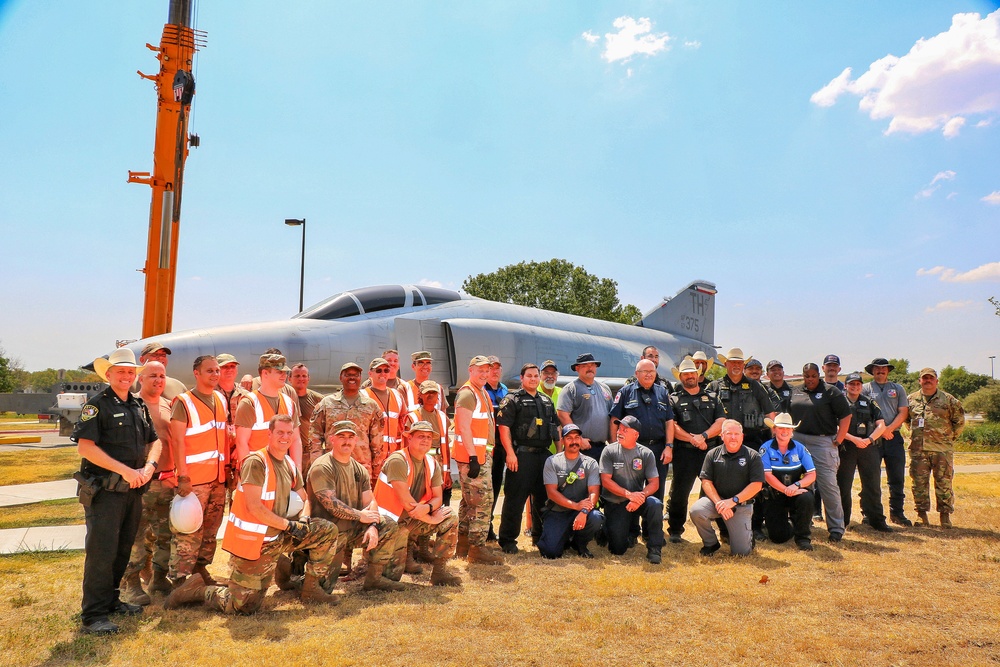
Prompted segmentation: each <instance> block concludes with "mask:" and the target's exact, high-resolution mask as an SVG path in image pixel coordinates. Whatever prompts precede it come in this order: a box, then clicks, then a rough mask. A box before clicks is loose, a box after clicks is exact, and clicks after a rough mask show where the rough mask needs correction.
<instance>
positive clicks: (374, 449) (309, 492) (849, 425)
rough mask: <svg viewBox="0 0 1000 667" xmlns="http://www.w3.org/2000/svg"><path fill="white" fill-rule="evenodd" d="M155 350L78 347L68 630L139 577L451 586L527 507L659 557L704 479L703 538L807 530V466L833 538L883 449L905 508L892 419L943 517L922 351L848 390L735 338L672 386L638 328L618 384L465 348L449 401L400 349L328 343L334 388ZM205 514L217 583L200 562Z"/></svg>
mask: <svg viewBox="0 0 1000 667" xmlns="http://www.w3.org/2000/svg"><path fill="white" fill-rule="evenodd" d="M169 354H170V350H169V349H168V348H165V347H164V346H162V345H159V344H157V343H151V344H149V345H147V346H146V347H145V348H144V349H143V350H142V353H141V354H140V357H139V360H138V362H137V361H136V360H135V357H134V355H133V353H132V352H131V351H130V350H129V349H127V348H122V349H119V350H116V351H115V352H113V353H111V354H110V355H109V356H108V357H107V358H106V359H105V358H101V359H97V360H95V364H94V367H95V371H96V372H97V373H98V374H100V375H101V376H103V377H106V378H107V380H108V383H109V387H108V388H107V389H106V390H105V391H103V392H101V393H99V394H98V395H96V396H95V397H93V398H92V399H90V400H89V401H88V403H87V404H86V405H85V406H84V408H83V410H82V414H81V418H80V421H79V422H78V423H77V425H76V428H75V431H74V433H73V436H72V439H73V440H74V441H75V442H77V444H78V449H79V452H80V454H81V457H82V458H83V463H82V466H81V471H80V473H79V474H78V476H77V479H78V480H80V484H81V494H80V495H81V502H83V503H84V505H85V514H86V523H87V539H86V559H85V565H84V583H83V605H82V609H83V613H82V622H83V631H84V632H88V633H95V634H107V633H113V632H116V631H117V630H118V626H117V625H116V624H115V623H114V622H113V621H112V620H111V619H110V617H111V616H112V615H115V614H138V613H141V612H142V607H143V606H144V605H147V604H150V602H151V598H150V594H151V593H154V592H161V593H164V594H165V595H167V598H166V601H165V606H166V607H167V608H175V607H179V606H181V605H184V604H190V603H202V604H205V605H206V606H208V607H210V608H214V609H217V610H219V611H223V612H227V613H253V612H254V611H256V610H258V609H259V608H260V606H261V604H262V602H263V600H264V596H265V593H266V591H267V589H268V588H269V586H270V585H271V583H272V580H273V581H274V582H275V583H277V585H278V586H279V587H280V588H282V589H285V590H298V591H299V592H300V595H301V598H302V599H303V600H306V601H311V602H320V603H326V604H335V603H336V602H337V601H338V600H339V597H338V596H337V595H336V594H334V588H335V585H336V582H337V580H338V578H341V577H342V578H344V579H354V578H359V579H360V578H363V583H362V588H363V589H365V590H373V589H374V590H385V591H397V590H401V589H402V588H403V585H402V584H401V583H400V579H401V577H402V574H403V573H409V574H419V573H421V572H423V569H424V566H425V565H430V567H431V575H430V580H431V583H432V584H433V585H441V586H460V585H461V583H462V582H461V578H460V577H459V576H458V575H456V574H455V573H454V572H452V571H450V570H449V568H448V561H449V560H450V559H451V558H453V557H459V558H464V559H467V561H468V562H469V563H480V564H485V565H498V564H502V563H503V562H504V554H512V553H517V551H518V545H517V542H518V537H519V535H520V534H521V529H522V523H523V521H524V519H525V517H527V521H528V524H529V530H530V535H531V541H532V543H533V544H534V545H535V546H536V547H537V548H538V550H539V552H540V554H541V555H542V556H543V557H544V558H559V557H561V556H562V555H563V554H564V553H565V552H566V551H567V549H572V550H573V551H575V552H576V553H577V554H579V555H580V556H582V557H584V558H592V557H593V553H592V552H591V551H590V543H591V542H592V541H596V542H597V543H598V544H599V545H602V546H606V547H607V549H608V551H609V552H610V553H612V554H624V553H625V552H626V551H627V550H628V549H630V548H632V547H633V546H635V545H636V544H638V542H639V540H640V538H641V539H642V541H643V543H644V545H645V547H646V557H647V560H648V561H649V562H651V563H654V564H655V563H659V562H660V560H661V550H662V547H663V546H664V543H665V542H666V539H665V538H667V539H669V541H670V542H673V543H678V542H681V541H682V537H681V535H682V533H683V532H684V524H685V522H686V519H687V516H688V498H689V496H690V494H691V492H692V490H693V488H694V482H695V480H696V479H699V478H700V479H701V497H700V498H699V499H698V500H697V501H696V502H695V503H694V504H693V505H692V506H691V508H690V517H691V520H692V523H693V524H694V525H695V527H696V529H697V531H698V533H699V535H700V536H701V539H702V542H703V547H702V549H701V553H702V555H705V556H711V555H712V554H714V553H715V551H717V550H718V549H719V548H720V536H719V534H717V533H716V530H715V527H713V521H716V522H717V523H718V524H719V527H720V530H721V536H722V538H721V539H723V540H728V541H729V544H730V547H731V550H732V552H733V553H734V554H748V553H750V551H751V550H752V549H753V545H754V543H755V542H756V541H759V540H761V539H765V538H766V539H770V540H771V541H773V542H784V541H787V540H789V539H791V538H793V537H794V540H795V543H796V544H797V545H798V546H799V547H800V548H802V549H811V537H810V533H811V522H812V515H813V511H814V509H813V508H814V505H813V502H814V501H813V497H814V489H815V488H816V487H818V490H819V496H820V497H821V498H822V503H823V506H824V507H825V509H826V520H827V526H828V529H829V534H830V539H831V540H833V541H839V540H840V539H841V537H842V536H843V533H844V530H845V527H846V523H847V522H849V518H850V507H851V486H852V484H853V477H854V470H855V468H856V469H858V470H859V471H860V473H861V483H862V492H861V498H862V503H861V505H862V512H863V514H864V522H865V523H867V524H868V525H870V526H871V527H872V528H874V529H876V530H886V531H888V530H891V529H890V528H889V527H888V526H887V524H886V518H885V515H884V514H883V513H882V506H881V492H880V487H879V475H880V466H881V461H882V460H883V459H884V460H885V461H886V467H887V473H888V477H889V485H890V519H891V520H892V521H894V522H896V523H901V524H903V525H912V524H910V522H909V520H908V519H906V517H905V515H904V514H903V506H902V503H903V489H902V483H903V466H904V465H905V454H904V453H903V440H902V436H901V435H900V433H899V428H900V427H901V426H902V424H903V423H905V422H907V420H909V424H910V429H911V432H912V439H911V475H912V477H913V493H914V499H915V504H916V509H917V516H918V518H919V520H920V522H921V523H923V524H925V525H926V524H928V523H929V519H928V517H927V512H928V511H929V509H930V496H929V487H928V479H929V476H930V475H931V474H933V475H934V478H935V489H936V491H937V499H938V511H939V512H940V513H941V523H942V525H943V526H945V527H950V525H951V524H950V519H949V517H950V514H951V512H952V511H953V510H954V504H953V499H952V494H951V485H950V479H951V470H952V463H951V461H952V458H951V448H950V441H951V440H953V439H954V437H955V436H957V434H958V432H959V431H960V429H961V427H962V424H963V422H964V417H963V415H962V413H961V405H960V404H959V403H958V402H957V401H956V400H955V399H954V398H952V397H950V396H949V395H947V394H945V393H944V392H942V391H939V390H938V389H937V374H936V373H935V372H934V371H933V370H932V369H924V371H922V372H921V374H920V375H921V380H920V381H921V390H920V391H919V392H916V393H914V394H912V395H910V396H909V397H907V396H906V394H905V392H904V391H903V389H902V387H900V386H899V385H897V384H894V383H891V382H888V381H887V378H886V376H887V374H888V372H889V371H891V366H890V365H889V364H888V362H887V361H886V360H885V359H875V360H874V361H873V362H872V364H871V365H869V367H868V368H867V369H866V370H868V372H869V373H870V374H872V375H873V376H874V380H873V381H872V382H869V383H868V384H867V385H864V387H863V388H862V382H861V376H860V374H857V373H852V374H851V375H849V376H848V378H847V384H846V386H845V387H844V391H841V389H840V388H838V387H837V386H836V385H835V384H831V383H830V381H831V380H832V381H834V382H836V381H837V374H838V373H839V370H840V369H839V360H837V359H836V358H835V357H832V355H831V356H830V357H828V358H827V359H826V360H825V363H824V369H823V370H824V372H825V373H826V375H825V376H824V379H825V380H826V381H821V380H820V379H819V367H818V366H816V365H815V364H807V365H806V366H805V368H804V369H803V380H804V382H803V384H802V385H801V386H796V387H791V386H789V385H787V384H786V383H784V381H783V369H782V366H781V364H780V363H779V362H777V361H772V362H769V363H768V364H767V369H766V370H767V374H768V378H769V380H768V382H765V383H761V382H760V381H759V379H758V378H759V377H760V375H761V371H762V369H760V364H759V363H758V362H756V361H755V360H752V359H751V358H749V357H745V356H744V355H743V353H742V351H741V350H739V349H738V348H733V349H731V350H730V351H729V353H728V355H721V354H720V355H718V356H719V358H720V360H721V362H722V363H724V364H725V367H726V375H725V376H723V377H722V378H720V379H718V380H715V381H711V382H709V381H708V380H707V379H706V377H705V374H706V372H707V371H708V369H709V367H710V366H711V365H712V363H713V360H711V359H709V358H708V357H707V356H706V355H704V354H703V353H700V352H699V353H696V354H695V355H693V356H692V357H687V358H685V359H684V360H683V361H682V362H681V363H680V365H679V366H678V367H677V368H674V369H672V370H673V371H674V375H675V377H676V379H677V382H676V383H674V382H671V381H669V380H666V379H665V378H662V377H660V376H659V374H658V373H657V367H658V365H659V354H658V351H657V350H656V349H655V348H652V347H648V348H646V349H645V350H644V351H643V354H642V358H641V359H640V360H639V362H638V363H637V364H636V367H635V377H634V378H632V379H630V380H629V381H628V382H627V383H626V384H625V385H624V386H623V387H622V389H621V390H620V391H619V392H617V394H612V392H611V390H610V389H609V387H608V386H607V385H606V384H605V383H603V382H601V381H600V380H598V379H597V369H598V368H599V367H600V365H601V362H600V361H599V360H597V359H595V358H594V356H593V355H592V354H581V355H579V356H578V357H577V359H576V363H574V364H572V366H571V370H572V371H573V372H575V373H576V375H577V377H576V379H574V380H573V381H571V382H569V383H567V384H565V385H564V386H561V387H560V384H559V382H558V379H559V370H558V368H557V367H556V364H555V363H554V362H552V361H545V362H544V363H543V364H542V365H541V367H539V366H537V365H536V364H534V363H526V364H524V365H523V366H522V367H521V369H520V387H519V388H517V389H516V390H514V391H509V390H508V388H507V387H506V386H505V385H504V384H503V382H502V381H501V378H502V377H503V370H502V363H501V362H500V360H499V359H498V358H497V357H492V356H482V355H477V356H475V357H473V358H472V359H471V360H470V362H469V366H468V380H467V381H466V382H465V383H464V384H463V385H462V386H461V387H460V388H459V389H458V391H457V393H456V394H455V396H454V401H453V406H452V407H453V409H454V418H453V419H449V417H448V414H447V412H446V409H447V407H448V406H447V394H446V393H445V389H444V388H443V387H442V386H440V385H439V384H438V383H437V382H435V381H433V380H431V379H430V375H431V373H432V370H433V358H432V355H431V354H430V353H429V352H426V351H421V352H416V353H414V354H413V355H412V358H411V368H412V370H413V375H414V379H412V380H409V381H404V380H403V379H401V378H400V377H399V373H398V369H399V354H398V352H397V351H395V350H387V351H385V352H384V353H383V355H382V356H381V357H378V358H376V359H374V360H372V361H371V363H370V364H369V365H368V369H367V375H368V377H367V379H366V380H364V381H363V380H362V375H363V373H364V372H365V369H363V368H362V367H361V366H360V365H358V364H356V363H353V362H350V363H346V364H344V365H343V366H342V367H341V370H340V376H339V379H340V386H341V388H340V389H339V390H338V391H336V392H333V393H332V394H329V395H327V396H323V395H322V394H320V393H318V392H316V391H314V390H312V389H310V388H309V371H308V368H307V367H306V366H305V365H303V364H296V365H294V366H292V367H291V368H289V367H288V365H287V364H286V359H285V357H284V356H283V355H282V354H281V353H280V351H278V350H276V349H271V350H268V351H267V352H265V353H264V354H263V355H262V356H261V357H260V359H259V361H258V365H257V370H258V375H257V376H256V377H251V376H249V375H244V376H243V377H242V378H240V377H239V375H240V374H239V361H238V360H237V359H236V358H235V357H234V356H233V355H230V354H220V355H218V356H217V357H213V356H202V357H198V358H197V359H196V360H195V361H194V364H193V374H194V379H195V386H194V387H193V388H191V389H190V390H189V389H187V388H186V387H185V386H184V385H183V384H181V383H180V382H178V381H177V380H174V379H173V378H170V377H168V375H167V368H166V367H167V364H168V362H169ZM834 362H836V363H835V364H834ZM834 365H835V366H836V368H835V369H833V368H831V367H832V366H834ZM755 372H756V374H757V377H756V378H755V377H754V373H755ZM137 379H138V381H136V380H137ZM897 450H898V451H897ZM671 463H672V464H673V479H672V483H671V485H670V494H669V496H666V495H665V493H664V492H665V489H666V478H667V472H668V470H669V466H670V464H671ZM456 481H457V483H458V486H459V488H460V491H461V498H460V502H459V508H458V512H457V514H456V513H453V512H452V510H451V494H452V489H453V486H454V483H455V482H456ZM501 486H502V488H503V497H504V500H503V510H502V513H501V517H500V523H499V527H498V529H497V532H496V533H494V527H493V515H494V510H495V506H496V503H497V500H498V495H499V492H500V489H501ZM192 497H193V498H196V499H197V503H194V502H192V501H191V500H190V498H192ZM664 498H667V501H666V504H667V508H666V516H664V508H663V505H664ZM227 508H228V509H227ZM526 509H527V511H525V510H526ZM845 515H846V517H845ZM223 521H225V530H224V533H223V535H224V536H223V540H222V545H221V546H222V549H223V550H224V551H226V552H228V553H229V554H230V567H231V573H230V576H229V578H228V581H226V582H225V583H222V582H219V581H216V580H215V579H214V578H213V576H212V575H211V573H210V572H209V570H208V566H209V565H210V564H211V563H212V562H213V560H214V557H215V553H216V548H217V544H216V535H217V534H218V532H219V529H220V527H221V526H222V523H223ZM664 521H666V523H667V527H666V531H664V526H663V524H664ZM355 549H360V558H358V559H357V561H356V562H355V559H354V558H353V557H352V556H353V553H354V550H355ZM144 586H145V587H144Z"/></svg>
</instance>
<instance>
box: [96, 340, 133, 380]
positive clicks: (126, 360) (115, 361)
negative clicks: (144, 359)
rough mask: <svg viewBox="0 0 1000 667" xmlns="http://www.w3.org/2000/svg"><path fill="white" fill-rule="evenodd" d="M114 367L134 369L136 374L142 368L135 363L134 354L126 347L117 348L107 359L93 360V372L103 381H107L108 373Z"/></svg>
mask: <svg viewBox="0 0 1000 667" xmlns="http://www.w3.org/2000/svg"><path fill="white" fill-rule="evenodd" d="M115 366H127V367H128V368H134V369H135V372H136V373H138V372H139V371H141V370H142V368H143V367H142V365H141V364H137V363H135V354H134V353H133V352H132V350H130V349H128V348H127V347H120V348H118V349H117V350H115V351H114V352H112V353H111V354H109V355H108V356H107V358H104V357H98V358H97V359H94V372H95V373H97V374H98V375H99V376H100V377H102V378H104V379H107V377H108V371H110V370H111V369H112V368H114V367H115Z"/></svg>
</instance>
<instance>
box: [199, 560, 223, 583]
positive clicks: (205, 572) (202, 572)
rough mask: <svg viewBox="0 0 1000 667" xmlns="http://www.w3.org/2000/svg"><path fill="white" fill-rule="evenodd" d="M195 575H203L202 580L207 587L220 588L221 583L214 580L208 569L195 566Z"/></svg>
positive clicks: (202, 566)
mask: <svg viewBox="0 0 1000 667" xmlns="http://www.w3.org/2000/svg"><path fill="white" fill-rule="evenodd" d="M194 573H195V574H198V575H201V580H202V581H204V582H205V585H206V586H218V585H219V582H217V581H216V580H215V579H213V578H212V575H211V574H209V572H208V568H207V567H205V566H204V565H195V566H194Z"/></svg>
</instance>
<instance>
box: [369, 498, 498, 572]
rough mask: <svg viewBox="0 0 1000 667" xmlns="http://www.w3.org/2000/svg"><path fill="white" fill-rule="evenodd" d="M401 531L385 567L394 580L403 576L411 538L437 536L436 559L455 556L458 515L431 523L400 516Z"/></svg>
mask: <svg viewBox="0 0 1000 667" xmlns="http://www.w3.org/2000/svg"><path fill="white" fill-rule="evenodd" d="M487 497H489V496H487ZM396 525H397V526H399V532H398V534H397V535H396V544H395V547H394V549H393V552H392V557H391V558H390V561H389V565H388V566H387V567H386V568H385V576H386V577H388V578H389V579H392V580H394V581H399V580H400V578H401V577H402V576H403V570H404V569H405V567H406V551H407V549H408V548H412V547H410V546H409V545H408V544H407V543H408V542H409V541H410V539H411V538H413V539H418V538H421V537H433V536H435V535H436V536H437V539H436V540H435V541H434V546H433V548H432V549H431V554H433V556H434V560H438V559H450V558H453V557H454V556H455V545H456V543H457V542H458V517H457V516H456V515H454V514H451V515H449V516H448V518H446V519H445V520H444V521H442V522H441V523H439V524H429V523H427V522H425V521H420V520H418V519H413V518H410V515H408V514H407V515H405V516H401V517H400V518H399V523H398V524H396Z"/></svg>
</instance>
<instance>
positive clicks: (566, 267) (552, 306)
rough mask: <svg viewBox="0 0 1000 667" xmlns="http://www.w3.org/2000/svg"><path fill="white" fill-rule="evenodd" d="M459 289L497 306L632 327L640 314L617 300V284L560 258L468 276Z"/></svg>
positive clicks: (634, 308)
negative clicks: (546, 312) (500, 304)
mask: <svg viewBox="0 0 1000 667" xmlns="http://www.w3.org/2000/svg"><path fill="white" fill-rule="evenodd" d="M462 289H464V290H465V291H466V292H468V293H469V294H471V295H473V296H478V297H480V298H482V299H489V300H490V301H499V302H500V303H513V304H517V305H520V306H530V307H532V308H542V309H544V310H552V311H555V312H559V313H569V314H571V315H582V316H584V317H594V318H597V319H600V320H608V321H610V322H620V323H622V324H632V323H633V322H635V321H636V320H638V319H639V318H640V317H642V311H640V310H639V309H638V308H636V307H635V306H633V305H632V304H624V305H623V304H622V303H621V302H620V301H619V300H618V283H617V282H615V281H614V280H611V279H610V278H598V277H597V276H594V275H591V274H590V273H587V271H586V270H584V268H583V267H582V266H575V265H574V264H572V263H571V262H567V261H566V260H564V259H550V260H549V261H547V262H521V263H519V264H510V265H508V266H504V267H501V268H499V269H497V270H496V271H494V272H492V273H480V274H479V275H476V276H469V277H468V278H466V279H465V282H463V283H462Z"/></svg>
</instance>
